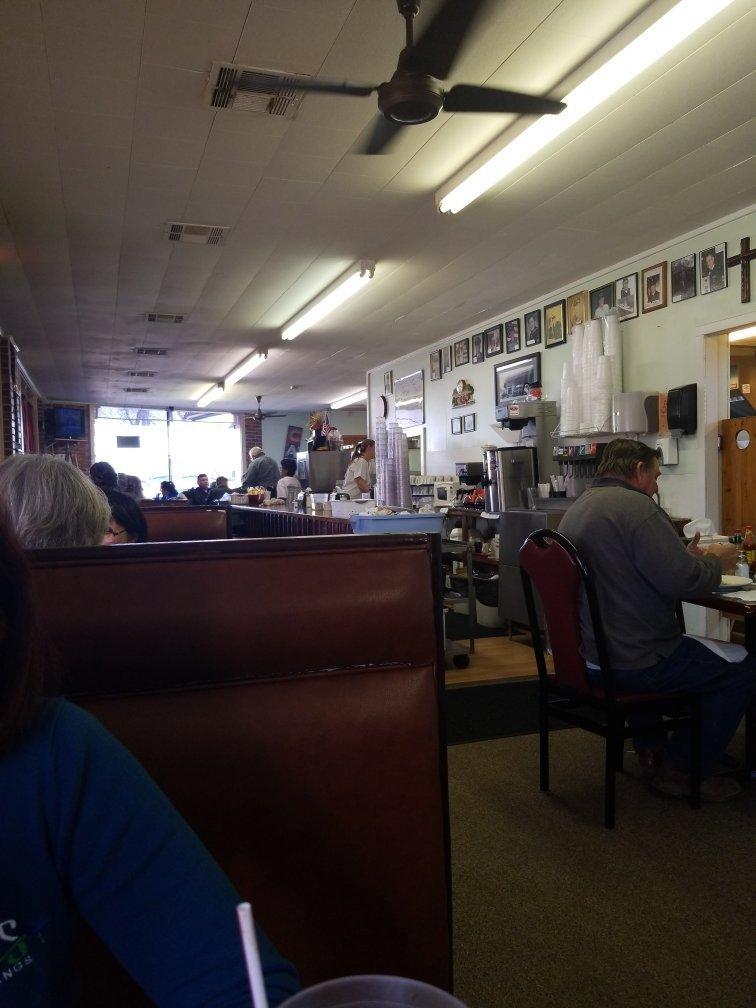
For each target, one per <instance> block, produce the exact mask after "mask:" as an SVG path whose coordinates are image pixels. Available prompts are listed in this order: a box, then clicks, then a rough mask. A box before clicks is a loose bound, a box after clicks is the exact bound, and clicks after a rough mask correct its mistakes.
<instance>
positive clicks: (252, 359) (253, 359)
mask: <svg viewBox="0 0 756 1008" xmlns="http://www.w3.org/2000/svg"><path fill="white" fill-rule="evenodd" d="M267 356H268V354H267V351H266V352H262V353H261V352H260V351H259V350H256V351H255V352H254V353H253V354H250V355H249V357H247V358H246V359H245V360H243V361H242V362H241V364H239V365H237V367H235V368H234V370H233V371H232V372H231V374H230V375H228V377H227V378H226V380H225V382H224V385H225V386H226V391H228V389H230V388H231V386H232V385H236V383H237V382H238V381H241V380H242V378H244V377H246V376H247V375H248V374H249V373H250V371H254V370H255V368H256V367H259V366H260V365H261V364H262V362H263V361H264V360H266V359H267Z"/></svg>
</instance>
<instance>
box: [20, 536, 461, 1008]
mask: <svg viewBox="0 0 756 1008" xmlns="http://www.w3.org/2000/svg"><path fill="white" fill-rule="evenodd" d="M435 539H437V537H433V536H424V535H413V536H405V535H395V536H352V535H349V536H332V537H325V536H323V537H311V538H306V539H274V540H265V539H258V540H235V541H234V540H232V541H229V542H215V543H192V544H181V543H174V544H164V545H154V544H144V545H133V546H123V547H119V548H118V550H115V549H81V550H44V551H42V550H39V551H33V552H32V554H31V557H32V562H33V582H34V587H35V593H36V597H37V600H38V603H39V609H40V619H41V622H42V625H43V629H44V631H46V632H47V635H48V636H49V639H50V640H51V641H54V642H55V644H56V646H57V649H58V651H59V654H60V659H61V667H62V676H63V680H62V691H63V692H64V693H65V694H66V695H68V696H69V697H70V698H72V699H73V700H74V701H75V702H76V703H80V704H82V705H83V706H85V707H86V708H87V709H88V710H90V711H91V712H93V713H94V714H95V715H96V716H97V717H98V718H99V719H100V720H101V721H102V722H103V723H104V724H105V725H106V726H107V727H108V728H109V729H110V730H111V731H112V732H113V733H114V734H115V735H117V736H118V738H119V739H120V740H121V741H122V742H123V743H124V744H125V745H126V746H127V747H128V748H129V749H130V750H131V751H132V752H133V753H134V754H135V755H136V756H137V758H138V759H139V760H140V761H141V762H142V763H143V764H144V766H145V767H146V768H147V770H148V771H149V772H150V773H151V774H152V776H153V777H154V778H155V780H156V781H157V782H158V784H159V785H160V786H161V787H162V789H163V790H164V791H165V792H166V794H167V795H168V796H169V798H170V799H171V800H172V801H173V802H174V804H175V805H176V806H177V807H178V809H179V810H180V812H181V813H182V814H183V815H184V817H185V818H186V819H187V821H188V822H189V823H190V825H191V826H192V827H193V828H194V829H195V831H196V832H197V833H198V834H199V836H200V837H201V838H202V840H203V841H204V842H205V844H206V845H207V846H208V848H209V849H210V851H211V852H212V853H213V854H214V856H215V857H216V859H217V860H218V862H219V863H220V864H221V866H222V867H223V868H224V870H225V871H226V872H227V873H228V875H229V876H230V878H231V879H232V881H233V882H234V884H235V886H236V887H237V890H238V891H239V893H240V894H242V895H243V897H244V898H248V899H250V900H251V901H252V902H253V904H254V906H255V910H256V914H257V915H258V917H259V920H260V921H261V923H262V924H263V926H264V928H265V930H266V931H267V933H268V934H269V935H270V937H271V938H272V940H273V941H274V942H275V943H276V944H277V946H278V947H279V949H280V950H281V951H282V952H283V953H284V954H285V955H287V956H288V957H289V958H290V959H291V960H292V962H294V964H295V965H296V966H297V968H298V969H299V971H300V975H301V977H302V980H303V982H304V983H305V984H311V983H315V982H318V981H321V980H324V979H327V978H330V977H334V976H343V975H348V974H354V973H390V974H398V975H405V976H411V977H416V978H418V979H421V980H425V981H427V982H430V983H434V984H437V985H438V986H441V987H448V986H449V985H450V982H451V956H450V918H449V913H450V893H449V843H448V814H447V798H446V767H445V751H444V747H443V744H442V741H441V735H440V695H441V694H440V690H441V689H442V688H443V682H442V679H443V671H442V670H443V642H442V634H441V625H440V609H441V607H440V600H439V590H440V589H439V577H438V570H439V557H438V552H437V550H438V547H437V545H436V543H435V541H434V540H435ZM82 966H83V970H84V974H85V987H86V990H87V994H86V996H85V1000H84V1002H83V1004H85V1005H92V1006H93V1005H95V1004H97V1005H101V1004H105V1003H107V1004H108V1005H109V1008H115V1006H120V1005H124V1006H125V1005H127V1004H128V1005H137V1004H143V1003H146V1002H144V1001H142V1000H140V998H139V995H137V994H136V993H135V992H134V991H133V990H132V991H131V993H128V991H129V987H130V981H129V982H127V978H125V977H124V975H123V973H122V971H121V970H120V967H119V966H117V964H115V963H114V962H111V963H108V962H107V961H106V958H105V953H104V951H103V950H98V951H97V953H92V952H91V951H90V952H88V953H87V955H86V957H85V959H84V961H83V963H82ZM119 992H120V993H119Z"/></svg>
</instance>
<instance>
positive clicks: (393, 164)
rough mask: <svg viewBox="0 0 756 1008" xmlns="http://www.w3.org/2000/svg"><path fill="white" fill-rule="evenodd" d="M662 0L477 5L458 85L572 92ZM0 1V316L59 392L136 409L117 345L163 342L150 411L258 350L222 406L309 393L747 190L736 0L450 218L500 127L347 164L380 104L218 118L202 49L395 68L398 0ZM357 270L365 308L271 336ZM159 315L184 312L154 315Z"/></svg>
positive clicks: (753, 28)
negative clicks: (192, 230) (200, 229)
mask: <svg viewBox="0 0 756 1008" xmlns="http://www.w3.org/2000/svg"><path fill="white" fill-rule="evenodd" d="M437 3H438V0H424V4H423V10H422V13H421V17H422V16H423V15H424V16H426V17H427V16H428V15H429V14H430V13H431V12H432V10H433V9H434V8H435V7H436V6H437ZM672 3H673V0H654V2H651V3H648V2H647V0H616V2H614V3H606V2H605V0H562V2H560V0H498V2H497V0H493V2H492V3H491V4H490V7H489V11H488V13H487V16H486V20H485V22H484V23H482V24H481V25H480V26H479V27H478V29H477V30H476V31H475V33H474V34H473V36H472V37H471V39H470V40H469V45H468V46H467V47H466V48H465V50H464V52H463V53H462V54H461V56H460V59H459V60H458V63H457V66H456V67H455V70H454V74H453V79H454V80H457V81H466V82H470V83H490V84H492V85H498V86H501V87H510V88H515V89H521V90H527V91H532V92H535V93H552V92H553V93H554V94H557V95H558V94H563V93H564V92H565V90H567V89H568V88H567V84H566V82H568V81H572V80H576V79H580V77H581V75H585V74H586V73H587V72H588V70H587V68H588V67H589V66H592V65H593V64H592V63H591V61H592V60H593V61H595V60H596V59H600V58H601V56H600V54H599V55H597V53H598V52H599V50H601V49H602V47H604V46H609V47H610V48H611V47H612V46H614V47H615V48H616V47H618V46H620V45H621V41H622V31H623V30H624V29H625V28H626V26H627V24H628V23H629V22H630V21H631V20H632V19H633V18H634V17H635V16H636V15H638V16H640V17H641V18H645V19H646V21H645V23H649V22H650V20H654V19H655V18H656V17H658V16H659V15H660V14H661V13H663V12H664V11H665V10H667V9H669V7H671V6H672ZM2 7H3V14H2V19H3V28H2V32H1V33H0V136H2V144H1V145H0V326H2V329H3V331H4V332H6V333H9V334H12V335H13V336H14V337H15V339H16V341H17V342H18V344H19V345H20V347H21V349H22V352H23V359H24V361H25V363H26V366H27V368H28V370H29V371H30V373H31V375H32V377H33V378H34V380H35V381H36V383H37V384H38V386H39V388H40V389H41V390H42V391H43V392H44V393H45V394H46V395H48V396H50V397H56V398H58V397H60V398H69V399H74V400H79V401H91V402H102V403H112V404H120V403H122V402H125V401H128V400H129V399H130V398H134V397H133V396H131V397H130V396H127V395H126V394H125V393H123V391H122V390H123V388H125V387H126V386H127V385H129V384H133V381H131V380H129V379H128V376H127V372H128V371H129V370H141V369H142V367H143V366H144V360H145V358H136V357H135V355H134V353H133V351H132V348H133V347H134V346H137V345H149V346H165V347H167V348H168V349H169V351H170V352H169V354H168V356H166V357H165V358H157V359H155V358H151V359H148V363H149V368H150V370H154V371H156V372H157V374H156V377H155V378H154V379H150V380H149V382H148V384H149V386H150V389H151V392H150V394H149V395H147V396H140V397H139V398H140V401H141V402H144V403H145V404H147V405H166V404H172V405H175V406H187V405H191V404H192V403H193V402H194V400H195V399H196V397H197V396H198V395H199V394H200V393H201V392H202V391H204V390H205V389H206V388H207V387H208V386H209V385H210V384H211V383H212V382H213V381H216V380H218V379H220V378H221V377H222V376H223V375H224V374H225V373H227V372H228V371H229V370H231V368H232V367H233V366H234V365H235V364H236V363H238V361H239V360H240V359H242V358H243V357H244V356H245V355H246V354H247V353H248V352H249V351H250V350H251V349H253V348H255V347H260V348H262V347H269V348H270V354H269V357H268V360H267V362H266V363H265V364H264V365H263V366H262V367H261V368H259V369H258V370H257V371H255V373H254V375H252V376H250V378H249V379H248V380H246V381H244V382H241V383H240V384H239V385H238V386H237V387H236V388H235V389H234V391H233V394H229V396H228V397H226V398H225V399H224V400H223V402H224V405H228V407H229V408H237V409H241V408H245V407H247V406H249V405H250V404H253V403H254V395H255V394H256V393H261V394H264V395H265V396H266V407H267V408H270V409H281V408H291V409H297V408H305V407H308V406H314V405H316V404H320V403H323V402H328V401H330V400H331V399H333V398H335V397H336V396H338V395H340V394H343V393H346V392H349V391H352V390H353V389H355V388H358V387H359V386H360V385H361V384H363V382H364V374H365V371H366V369H368V368H370V367H373V366H375V365H376V364H379V363H381V362H382V361H384V360H387V359H390V358H391V357H393V356H397V355H399V354H401V353H404V352H407V351H408V350H410V349H412V348H413V347H417V346H421V345H423V344H425V343H428V342H430V341H431V340H433V339H435V338H442V337H445V336H449V335H451V334H452V333H454V332H455V331H457V330H459V329H460V328H463V327H465V326H469V325H472V324H473V323H474V321H475V319H476V318H482V317H486V318H488V317H491V316H492V315H494V314H501V315H505V314H506V312H507V311H508V309H510V308H512V307H513V306H515V305H517V304H520V303H522V302H523V301H526V300H528V299H530V298H533V297H537V296H538V295H539V294H541V293H544V292H546V291H548V290H550V289H553V288H555V287H557V286H560V285H563V284H567V283H569V282H570V281H571V280H572V279H575V278H577V277H580V276H582V275H585V274H586V273H589V272H591V271H598V270H600V269H601V268H602V267H603V266H605V265H607V264H608V263H609V262H611V261H613V260H616V259H619V258H624V257H626V256H630V255H632V254H633V253H635V252H638V251H641V250H642V249H644V248H647V247H649V246H650V245H653V244H655V243H658V242H661V241H663V240H664V239H665V238H669V237H672V236H673V235H674V234H676V233H679V232H681V231H685V230H689V229H692V228H694V227H696V226H698V225H701V224H705V223H706V222H708V221H709V220H711V219H713V217H716V216H720V215H722V214H724V213H727V212H729V211H732V210H736V209H738V208H739V207H742V206H745V205H747V204H750V203H752V202H753V201H754V197H756V171H754V161H753V155H754V150H755V148H756V124H755V123H754V119H753V109H754V94H755V93H756V84H755V80H756V77H755V75H754V57H753V53H754V52H755V51H756V13H754V10H753V9H752V8H753V4H752V3H751V2H750V0H735V2H734V3H733V4H732V5H731V7H730V8H729V9H728V10H727V11H726V12H724V13H723V14H721V15H720V16H718V17H717V18H715V20H714V21H713V22H712V23H711V24H710V25H709V26H707V27H705V28H704V29H702V30H701V31H700V32H698V33H697V34H696V35H695V36H694V37H693V38H692V39H690V40H688V42H686V43H685V44H683V45H682V46H680V47H679V48H678V49H676V50H675V51H674V52H673V53H672V54H671V55H669V56H668V57H666V58H665V59H664V60H663V61H662V62H661V63H660V64H659V65H658V66H657V67H656V68H654V69H652V70H651V71H648V72H647V73H645V74H643V75H642V77H641V78H640V79H639V80H638V81H636V82H634V84H633V85H631V86H630V87H628V88H626V89H625V90H624V91H623V92H621V93H620V94H618V95H616V96H615V97H614V98H613V99H611V100H610V101H609V102H607V103H606V105H605V106H603V107H602V108H601V109H600V110H599V111H597V112H596V113H594V115H593V116H592V117H590V118H589V119H587V120H585V121H584V122H583V123H582V124H580V125H579V126H578V127H576V128H575V129H574V130H572V131H571V132H569V133H568V134H567V135H566V136H565V137H564V138H563V139H562V140H560V141H559V142H558V143H557V144H556V145H555V147H554V149H548V150H546V151H545V152H543V153H542V154H541V155H540V156H539V157H538V158H536V159H535V160H534V162H533V163H531V164H529V165H528V166H527V167H526V168H524V169H522V170H520V171H519V172H518V173H517V174H516V175H514V176H512V177H511V178H509V179H507V180H506V182H505V183H502V184H501V186H500V187H499V188H498V190H496V191H495V192H493V193H492V194H490V195H489V196H488V197H487V198H484V199H482V200H480V201H479V202H478V203H477V204H475V205H473V206H471V207H470V208H468V210H467V211H465V212H464V213H462V214H460V215H459V216H458V217H454V218H442V217H441V216H440V215H439V214H437V213H436V211H435V203H434V191H435V189H436V188H438V187H439V186H440V185H442V184H443V183H444V182H445V181H447V180H448V178H449V177H450V176H451V175H453V174H454V172H455V171H457V170H458V169H459V168H460V167H462V166H463V165H464V164H465V163H466V162H467V161H468V160H470V159H471V158H472V157H474V156H475V154H476V153H477V152H478V151H479V150H480V149H481V148H482V147H483V146H485V144H487V143H488V142H490V141H491V140H492V139H494V138H495V137H496V136H497V135H498V134H499V133H501V132H502V130H503V129H504V128H505V127H507V126H509V125H510V124H511V121H512V120H511V117H505V116H500V117H497V116H488V115H485V116H463V115H456V116H445V115H443V114H442V116H440V117H439V118H438V119H436V120H434V122H432V123H429V124H426V125H424V126H418V127H413V128H412V129H407V130H405V131H404V133H403V136H402V138H401V140H400V142H399V143H398V144H397V145H396V147H395V149H392V151H391V153H390V154H388V155H385V156H381V157H372V158H370V157H365V156H361V155H356V154H354V153H352V152H351V151H352V147H353V144H354V143H355V141H356V140H357V138H358V136H359V135H360V133H361V132H362V131H363V130H364V129H365V128H366V127H367V126H368V125H369V124H370V123H371V121H372V119H373V116H374V113H375V106H374V102H373V101H372V99H360V98H339V97H331V96H324V95H309V96H307V97H306V98H305V101H304V103H303V105H302V108H301V111H300V114H299V116H298V118H297V119H296V120H294V121H289V120H285V119H278V118H272V117H265V116H255V115H252V114H249V113H246V114H245V113H238V112H237V113H234V112H219V111H215V110H213V109H211V108H210V107H209V105H208V97H207V83H208V74H209V71H210V68H211V65H212V64H213V62H220V61H225V62H238V63H244V64H248V65H252V66H259V67H263V68H271V69H278V70H284V71H288V72H293V73H301V74H311V75H322V76H324V77H329V78H337V79H344V78H347V79H352V80H357V81H366V80H367V81H370V82H376V81H380V80H384V79H386V77H388V76H389V75H390V73H391V72H392V70H393V68H394V66H395V62H396V56H397V54H398V52H399V49H400V47H401V45H402V43H403V25H402V22H401V20H400V19H399V17H398V14H397V12H396V5H395V0H223V2H222V3H221V2H219V0H110V2H106V0H41V2H39V3H33V2H31V0H5V2H4V3H3V5H2ZM560 82H562V84H561V85H560ZM518 125H519V124H517V123H515V124H514V128H515V129H517V128H518ZM618 207H621V208H622V212H621V213H618V212H617V208H618ZM171 220H183V221H188V222H190V223H202V224H221V225H225V226H227V227H230V228H231V230H230V232H229V233H228V236H227V239H226V242H225V244H224V245H223V246H221V247H217V248H211V247H205V246H192V245H174V244H169V243H168V242H167V241H166V240H165V237H164V229H165V224H166V222H167V221H171ZM364 257H371V258H375V259H377V260H378V264H379V271H378V276H377V278H376V280H375V281H374V282H373V283H372V284H371V285H369V287H368V288H366V289H365V291H364V292H363V293H362V294H361V295H360V297H359V298H358V299H357V300H356V301H354V302H352V304H351V305H347V306H345V307H344V308H343V309H342V310H341V311H340V312H339V313H337V314H336V315H334V316H333V317H332V318H331V319H329V320H326V321H325V322H323V323H321V324H320V325H319V326H318V327H317V328H316V329H314V330H311V331H309V332H307V333H305V334H303V335H302V336H300V337H299V339H298V340H296V341H295V342H294V343H290V344H282V342H281V340H280V327H281V325H282V324H283V323H285V322H286V321H287V320H288V319H289V318H290V317H291V316H292V315H294V314H296V313H297V312H298V311H299V310H300V309H301V308H302V307H303V306H304V305H305V304H306V303H307V302H308V301H309V300H311V299H312V298H313V297H314V296H315V295H316V294H317V293H318V292H319V291H320V290H321V289H322V288H323V287H324V286H326V285H327V284H329V283H330V282H331V281H332V280H333V279H334V278H335V277H337V276H338V275H339V274H340V273H341V272H343V271H344V270H345V269H346V268H347V267H348V266H349V265H350V264H351V263H353V262H354V261H355V260H358V259H360V258H364ZM153 311H154V312H178V313H182V314H184V315H185V317H186V321H185V322H184V324H183V325H172V324H162V325H161V324H151V323H147V322H146V319H145V315H146V313H147V312H153ZM139 384H141V382H140V383H139ZM289 385H298V386H300V388H299V389H297V390H296V391H294V392H290V391H289Z"/></svg>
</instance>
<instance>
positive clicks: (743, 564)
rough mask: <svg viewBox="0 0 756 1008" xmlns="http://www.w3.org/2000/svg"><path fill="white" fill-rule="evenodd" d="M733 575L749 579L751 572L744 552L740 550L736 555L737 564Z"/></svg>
mask: <svg viewBox="0 0 756 1008" xmlns="http://www.w3.org/2000/svg"><path fill="white" fill-rule="evenodd" d="M735 573H736V574H737V576H738V577H750V576H751V572H750V569H749V567H748V560H746V555H745V551H744V550H741V551H740V552H739V553H738V562H737V564H736V565H735Z"/></svg>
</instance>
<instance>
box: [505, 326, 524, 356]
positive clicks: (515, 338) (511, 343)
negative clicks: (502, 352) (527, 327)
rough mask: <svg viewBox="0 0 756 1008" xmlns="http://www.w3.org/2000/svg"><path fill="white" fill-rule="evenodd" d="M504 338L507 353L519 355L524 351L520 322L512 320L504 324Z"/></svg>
mask: <svg viewBox="0 0 756 1008" xmlns="http://www.w3.org/2000/svg"><path fill="white" fill-rule="evenodd" d="M504 338H505V340H506V345H507V353H519V352H520V350H521V349H522V337H521V336H520V320H519V319H518V318H516V319H510V320H509V322H505V323H504Z"/></svg>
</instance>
